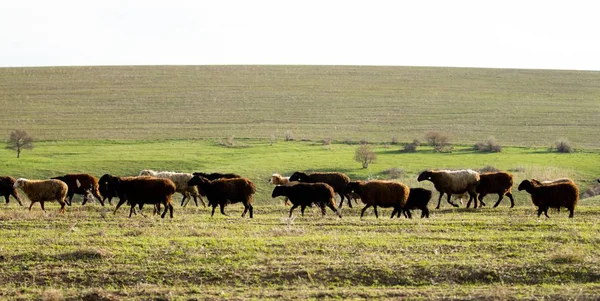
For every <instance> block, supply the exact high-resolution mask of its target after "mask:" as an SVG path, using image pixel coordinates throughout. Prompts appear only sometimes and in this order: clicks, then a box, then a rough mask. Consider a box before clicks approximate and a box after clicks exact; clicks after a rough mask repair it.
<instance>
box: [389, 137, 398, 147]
mask: <svg viewBox="0 0 600 301" xmlns="http://www.w3.org/2000/svg"><path fill="white" fill-rule="evenodd" d="M390 144H391V145H396V144H398V138H396V137H392V143H390Z"/></svg>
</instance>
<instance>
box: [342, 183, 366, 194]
mask: <svg viewBox="0 0 600 301" xmlns="http://www.w3.org/2000/svg"><path fill="white" fill-rule="evenodd" d="M361 184H363V181H352V182H350V183H348V184H347V185H346V188H345V189H344V194H350V193H356V191H357V190H358V189H359V187H360V185H361Z"/></svg>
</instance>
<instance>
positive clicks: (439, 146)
mask: <svg viewBox="0 0 600 301" xmlns="http://www.w3.org/2000/svg"><path fill="white" fill-rule="evenodd" d="M425 140H427V142H428V143H429V145H431V146H433V149H434V150H435V151H436V152H452V150H453V149H454V147H452V145H451V144H450V142H449V140H450V139H449V138H448V136H447V135H444V134H442V133H440V132H436V131H429V132H427V133H425Z"/></svg>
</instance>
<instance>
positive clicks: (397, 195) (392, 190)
mask: <svg viewBox="0 0 600 301" xmlns="http://www.w3.org/2000/svg"><path fill="white" fill-rule="evenodd" d="M350 192H355V193H356V194H358V195H359V196H360V199H361V200H362V202H363V203H365V204H366V206H365V208H363V210H362V211H361V212H360V217H361V218H362V217H363V215H364V214H365V210H367V208H369V207H371V206H373V210H374V211H375V217H377V218H379V215H378V213H377V206H379V207H383V208H390V207H392V208H394V211H392V216H391V217H392V218H393V217H394V215H395V214H396V212H398V214H400V213H401V212H402V207H404V205H405V204H406V201H407V200H408V195H409V193H410V189H409V188H408V186H406V185H404V184H402V183H398V182H391V181H378V180H375V181H368V182H363V181H353V182H350V183H348V185H347V186H346V191H345V193H346V194H347V193H350Z"/></svg>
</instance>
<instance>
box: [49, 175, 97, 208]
mask: <svg viewBox="0 0 600 301" xmlns="http://www.w3.org/2000/svg"><path fill="white" fill-rule="evenodd" d="M52 179H54V180H60V181H63V182H65V184H67V187H69V191H68V192H67V200H68V202H67V204H68V205H69V206H71V201H73V196H74V195H75V194H79V195H83V202H82V203H81V205H85V204H86V203H87V201H88V197H89V195H90V194H92V195H93V196H94V197H95V198H97V199H98V200H99V201H100V204H101V205H102V206H104V201H103V200H102V197H101V196H100V192H99V191H98V179H96V177H94V176H92V175H89V174H66V175H64V176H60V177H54V178H52Z"/></svg>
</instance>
